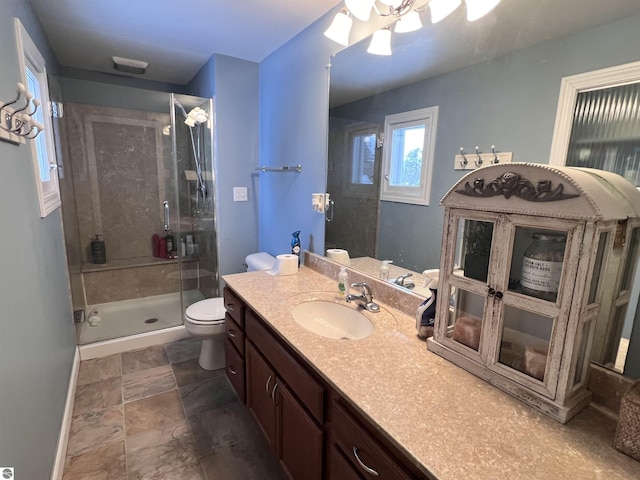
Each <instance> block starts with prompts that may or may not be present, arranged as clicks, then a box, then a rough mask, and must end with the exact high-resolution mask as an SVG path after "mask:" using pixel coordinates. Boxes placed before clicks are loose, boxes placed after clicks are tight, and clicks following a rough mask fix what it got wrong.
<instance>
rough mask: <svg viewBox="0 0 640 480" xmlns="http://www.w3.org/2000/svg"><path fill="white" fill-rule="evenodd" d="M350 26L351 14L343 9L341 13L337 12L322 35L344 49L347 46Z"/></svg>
mask: <svg viewBox="0 0 640 480" xmlns="http://www.w3.org/2000/svg"><path fill="white" fill-rule="evenodd" d="M352 25H353V18H351V13H350V12H349V10H347V9H346V8H343V9H342V11H340V12H338V14H337V15H336V16H335V18H334V19H333V21H332V22H331V25H329V28H327V30H326V31H325V32H324V35H325V37H328V38H330V39H331V40H333V41H334V42H336V43H339V44H340V45H344V46H345V47H346V46H347V45H349V32H351V26H352Z"/></svg>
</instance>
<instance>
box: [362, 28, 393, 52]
mask: <svg viewBox="0 0 640 480" xmlns="http://www.w3.org/2000/svg"><path fill="white" fill-rule="evenodd" d="M367 52H368V53H371V54H373V55H391V30H389V28H383V29H381V30H377V31H375V32H373V36H372V37H371V43H370V44H369V48H367Z"/></svg>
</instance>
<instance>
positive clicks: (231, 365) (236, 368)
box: [224, 339, 245, 403]
mask: <svg viewBox="0 0 640 480" xmlns="http://www.w3.org/2000/svg"><path fill="white" fill-rule="evenodd" d="M224 364H225V370H226V373H227V378H228V379H229V382H230V383H231V386H232V387H233V389H234V390H235V391H236V395H238V398H239V399H240V401H241V402H242V403H245V381H244V378H245V377H244V375H245V373H244V359H243V358H242V356H241V355H240V353H238V351H237V350H236V347H234V346H233V343H231V341H230V340H229V339H227V340H225V342H224Z"/></svg>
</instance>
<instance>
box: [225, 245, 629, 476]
mask: <svg viewBox="0 0 640 480" xmlns="http://www.w3.org/2000/svg"><path fill="white" fill-rule="evenodd" d="M307 258H309V256H308V255H307ZM312 260H313V261H309V262H306V263H305V264H306V265H310V266H313V267H314V268H315V267H317V265H318V263H322V262H325V266H328V267H327V268H326V269H325V270H324V271H325V272H326V271H329V270H331V269H333V268H334V267H335V268H337V264H333V263H332V262H330V261H328V260H324V261H323V260H320V259H318V258H317V257H314V258H313V259H312ZM317 270H318V269H317ZM320 270H321V269H320ZM351 274H352V276H355V275H357V273H356V272H353V271H352V272H351ZM224 280H225V282H226V285H227V287H226V289H225V304H226V305H227V309H228V317H227V336H228V338H227V340H226V355H227V356H226V358H227V365H226V371H227V376H228V378H229V380H230V382H231V384H232V385H233V387H234V389H235V390H236V392H237V394H238V397H239V398H240V399H241V400H242V401H243V402H244V403H245V405H246V406H247V408H248V409H249V411H250V412H251V413H252V415H253V418H254V419H255V420H256V422H257V424H258V425H259V426H260V428H261V430H262V432H263V434H264V436H265V438H266V439H267V441H268V442H269V444H270V446H271V450H272V452H273V453H274V455H275V456H276V458H278V460H279V462H280V465H281V466H282V468H283V470H284V471H285V472H286V473H287V474H288V476H289V477H290V478H292V479H300V480H307V479H330V480H349V479H362V478H369V477H370V476H373V477H375V476H376V474H377V478H381V479H385V478H391V479H396V480H397V479H400V480H403V479H429V478H438V479H442V480H446V479H452V480H458V479H462V478H473V479H492V478H504V477H511V478H517V479H534V478H536V479H538V478H563V477H564V478H581V479H589V478H594V479H595V478H602V477H603V476H606V477H607V478H620V479H626V478H629V479H631V478H640V463H638V462H636V461H635V460H633V459H631V458H629V457H627V456H625V455H624V454H622V453H620V452H618V451H617V450H615V449H614V448H613V447H612V442H613V438H614V434H615V421H613V420H611V419H610V418H608V417H607V416H605V415H603V414H601V413H599V412H597V411H596V410H594V409H591V408H588V409H586V410H585V411H583V412H581V413H579V414H578V415H577V416H576V417H575V418H573V419H572V420H571V421H570V422H569V423H568V424H567V425H561V424H559V423H557V422H556V421H554V420H552V419H550V418H548V417H546V416H545V415H543V414H542V413H540V412H538V411H536V410H534V409H532V408H531V407H529V406H527V405H525V404H523V403H521V402H520V401H518V400H516V399H515V398H513V397H511V396H509V395H508V394H506V393H505V392H502V391H500V390H498V389H496V388H494V387H492V386H491V385H489V384H488V383H486V382H484V381H482V380H480V379H479V378H477V377H475V376H473V375H471V374H470V373H468V372H466V371H465V370H463V369H461V368H459V367H457V366H455V365H454V364H452V363H450V362H448V361H446V360H444V359H443V358H441V357H439V356H438V355H435V354H433V353H431V352H429V351H428V350H427V348H426V346H425V343H424V342H423V341H421V340H419V339H418V337H417V335H416V331H415V319H414V318H413V317H412V316H410V315H407V314H406V313H403V312H402V311H400V310H398V309H396V308H393V307H391V306H389V303H393V302H391V301H389V303H382V302H381V300H383V299H386V298H385V297H384V295H382V294H381V293H380V292H382V291H383V289H384V284H383V282H378V281H376V280H375V279H371V281H370V284H371V285H372V287H373V293H374V295H378V296H376V301H377V302H378V303H379V304H380V306H381V308H382V312H381V313H380V314H379V315H380V317H376V314H370V315H369V316H368V318H369V319H370V320H371V322H372V323H373V324H374V327H375V329H374V331H373V333H372V334H371V335H369V336H368V337H366V338H362V339H359V340H336V339H331V338H325V337H323V336H320V335H318V334H315V333H312V332H310V331H308V330H306V329H305V328H303V327H302V326H300V325H299V324H298V323H296V321H294V319H293V316H292V313H291V312H292V309H293V307H294V306H295V305H297V304H299V303H301V302H308V301H310V300H312V299H316V298H319V299H325V300H326V299H327V298H331V295H332V293H333V292H334V290H335V287H336V285H335V280H334V279H333V278H332V277H330V276H325V275H323V274H321V273H319V271H316V270H314V269H312V268H310V267H309V266H305V267H302V268H300V270H299V272H298V273H297V274H296V275H291V276H273V275H270V274H268V273H266V272H250V273H241V274H234V275H226V276H225V277H224ZM391 290H394V291H396V292H397V291H398V289H394V288H391ZM327 295H329V297H327ZM407 295H408V298H410V299H413V296H412V295H411V294H407ZM350 306H351V304H350ZM353 308H355V306H354V307H353Z"/></svg>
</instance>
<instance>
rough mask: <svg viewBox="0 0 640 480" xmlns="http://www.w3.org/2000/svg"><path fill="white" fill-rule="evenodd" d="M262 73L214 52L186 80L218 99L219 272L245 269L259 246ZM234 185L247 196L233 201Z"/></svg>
mask: <svg viewBox="0 0 640 480" xmlns="http://www.w3.org/2000/svg"><path fill="white" fill-rule="evenodd" d="M258 75H259V70H258V64H257V63H253V62H249V61H245V60H240V59H237V58H232V57H227V56H224V55H214V56H213V57H212V58H211V59H210V60H209V62H207V64H206V65H205V66H204V67H202V69H201V70H200V72H198V74H197V75H196V76H195V77H194V79H193V80H192V81H191V82H190V83H189V85H188V90H189V93H191V94H192V95H198V96H200V97H214V98H215V111H216V144H217V145H216V159H215V161H216V171H217V174H218V176H217V179H216V190H217V205H218V207H217V208H218V209H217V215H218V218H217V226H218V238H219V242H220V251H219V258H220V274H221V275H225V274H229V273H237V272H241V271H243V270H244V267H243V262H244V259H245V257H246V256H247V255H248V254H250V253H253V252H256V251H258V198H259V186H260V185H259V182H258V176H257V174H255V172H254V169H255V168H256V167H257V166H258V163H259V159H258V94H259V88H258V87H259V79H258ZM233 187H247V189H248V198H249V201H247V202H234V201H233Z"/></svg>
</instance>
